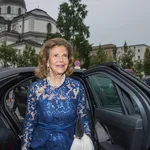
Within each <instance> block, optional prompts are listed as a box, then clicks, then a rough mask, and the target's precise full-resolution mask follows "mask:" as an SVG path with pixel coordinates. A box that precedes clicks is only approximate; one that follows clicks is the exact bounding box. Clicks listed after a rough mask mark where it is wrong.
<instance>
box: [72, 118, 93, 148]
mask: <svg viewBox="0 0 150 150" xmlns="http://www.w3.org/2000/svg"><path fill="white" fill-rule="evenodd" d="M70 150H94V145H93V142H92V140H91V138H90V137H89V136H87V135H86V134H85V133H84V128H83V124H82V121H81V119H77V122H76V138H75V139H74V140H73V143H72V146H71V149H70Z"/></svg>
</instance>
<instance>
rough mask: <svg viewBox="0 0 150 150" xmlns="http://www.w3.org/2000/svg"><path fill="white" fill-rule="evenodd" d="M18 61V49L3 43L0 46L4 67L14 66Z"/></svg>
mask: <svg viewBox="0 0 150 150" xmlns="http://www.w3.org/2000/svg"><path fill="white" fill-rule="evenodd" d="M16 61H17V50H16V49H14V48H12V47H10V46H7V45H6V44H2V45H1V46H0V63H1V66H2V67H14V66H15V65H16Z"/></svg>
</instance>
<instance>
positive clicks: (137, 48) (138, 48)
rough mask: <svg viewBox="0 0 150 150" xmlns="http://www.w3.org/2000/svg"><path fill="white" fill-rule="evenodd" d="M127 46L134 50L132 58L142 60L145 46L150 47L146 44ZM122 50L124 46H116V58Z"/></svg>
mask: <svg viewBox="0 0 150 150" xmlns="http://www.w3.org/2000/svg"><path fill="white" fill-rule="evenodd" d="M128 48H129V49H131V50H133V51H134V52H135V56H134V58H133V60H143V59H144V53H145V50H146V48H150V47H149V46H148V45H146V44H137V45H128ZM123 50H124V46H121V47H117V53H116V57H117V59H118V58H119V57H120V56H121V54H123V52H124V51H123Z"/></svg>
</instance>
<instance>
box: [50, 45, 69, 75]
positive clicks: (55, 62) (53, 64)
mask: <svg viewBox="0 0 150 150" xmlns="http://www.w3.org/2000/svg"><path fill="white" fill-rule="evenodd" d="M48 63H49V68H50V75H51V74H53V75H62V74H64V73H65V72H66V70H67V68H68V65H69V60H68V51H67V49H66V48H65V47H64V46H55V47H53V48H52V49H51V50H50V54H49V60H48Z"/></svg>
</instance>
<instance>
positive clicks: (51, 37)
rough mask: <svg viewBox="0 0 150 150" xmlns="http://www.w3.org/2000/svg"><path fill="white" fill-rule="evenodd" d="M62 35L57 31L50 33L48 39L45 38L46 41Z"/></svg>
mask: <svg viewBox="0 0 150 150" xmlns="http://www.w3.org/2000/svg"><path fill="white" fill-rule="evenodd" d="M61 37H62V35H61V34H60V33H58V32H56V33H48V34H47V36H46V39H45V40H44V43H45V42H46V41H47V40H48V39H53V38H61Z"/></svg>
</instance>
